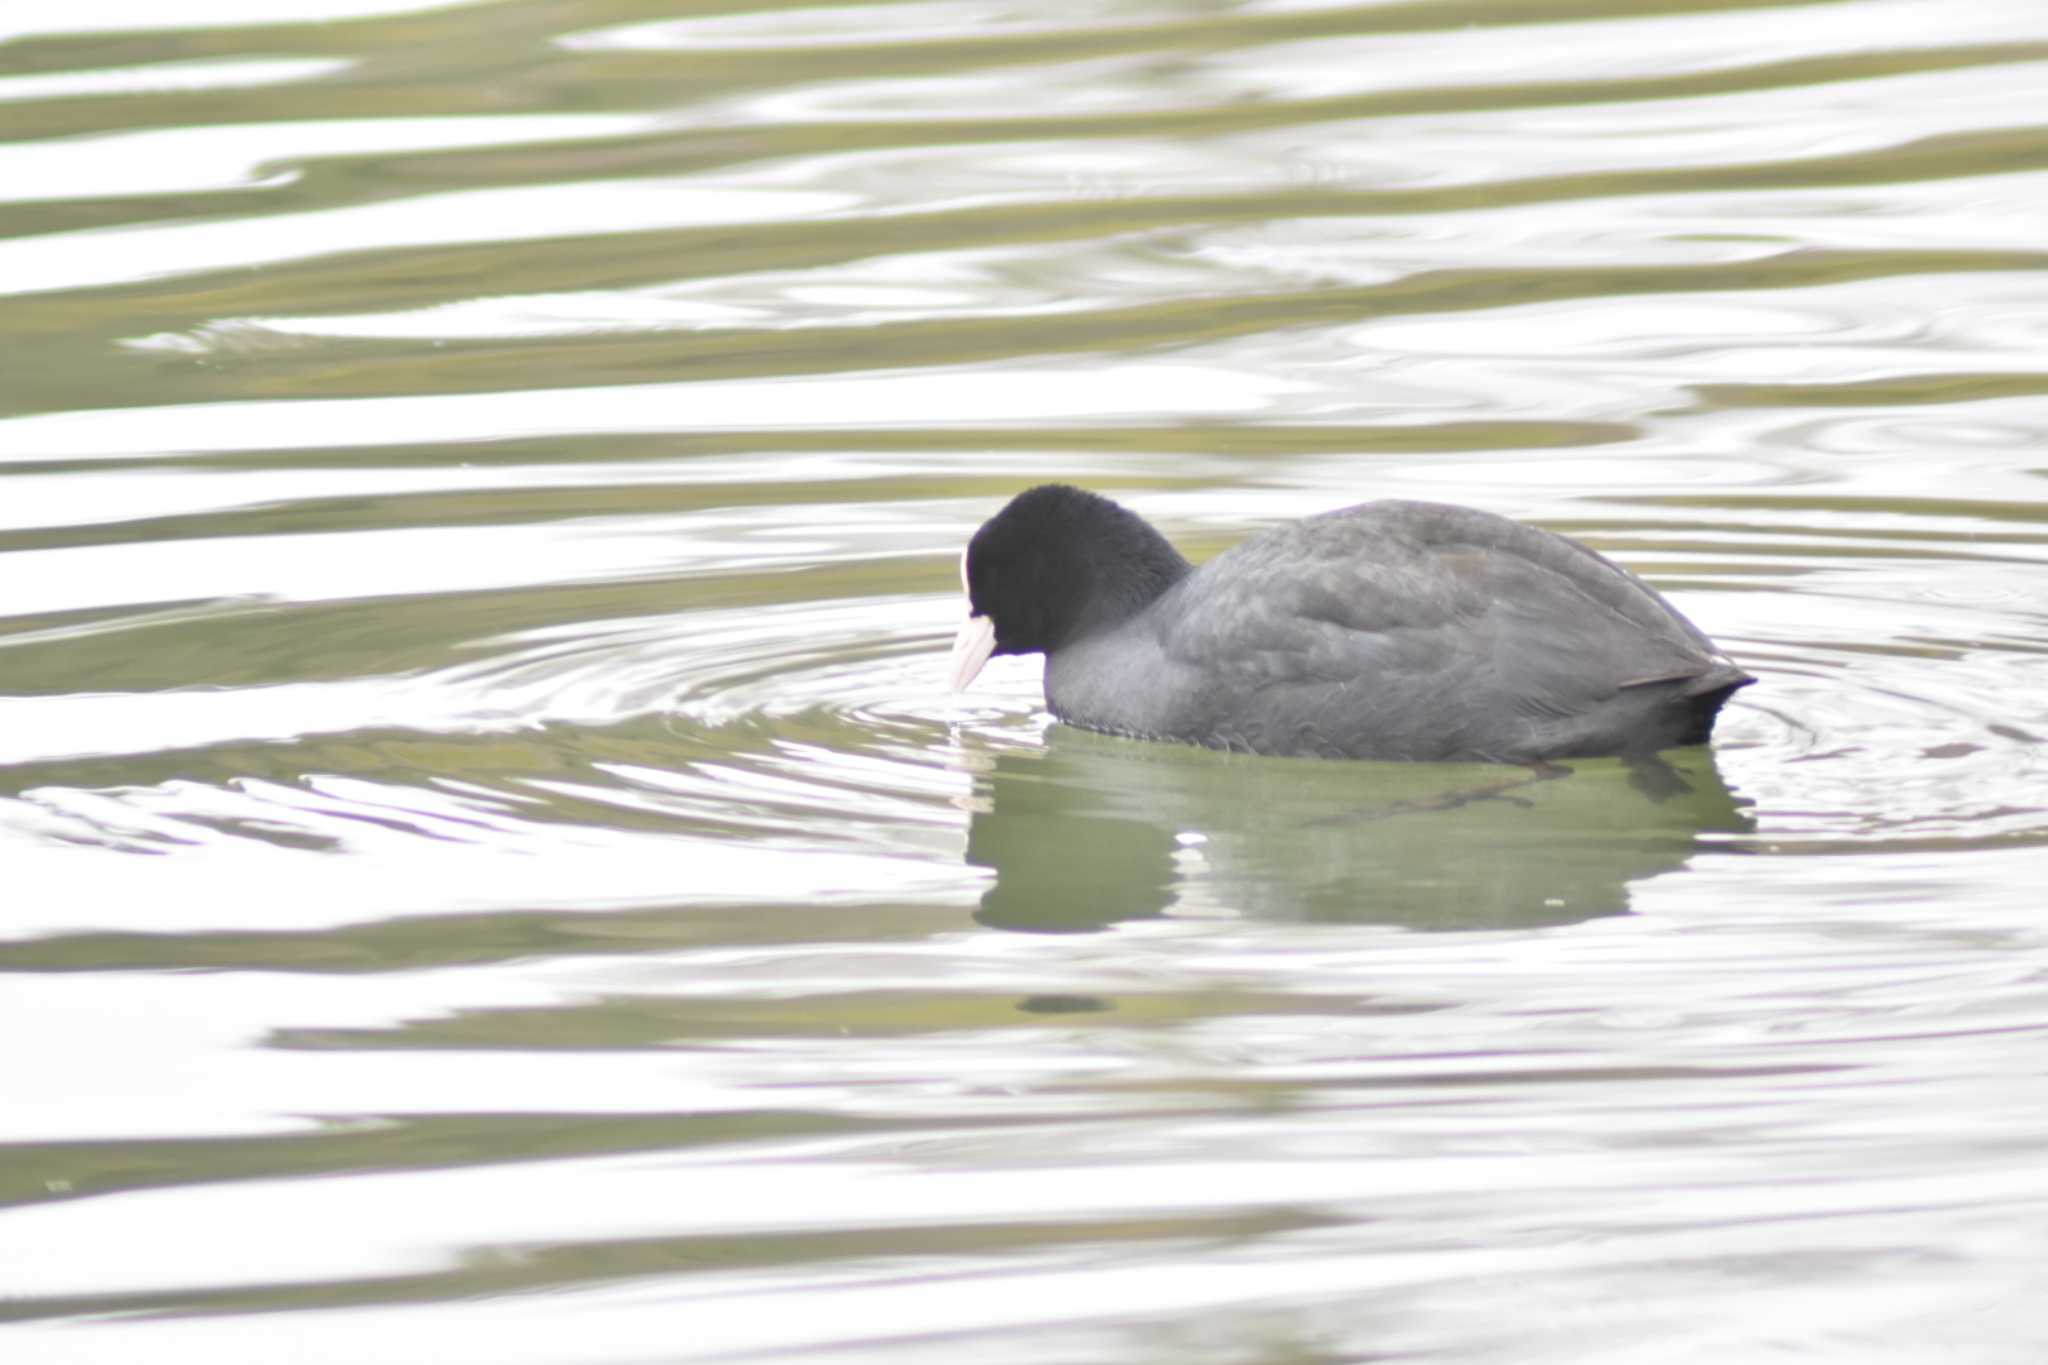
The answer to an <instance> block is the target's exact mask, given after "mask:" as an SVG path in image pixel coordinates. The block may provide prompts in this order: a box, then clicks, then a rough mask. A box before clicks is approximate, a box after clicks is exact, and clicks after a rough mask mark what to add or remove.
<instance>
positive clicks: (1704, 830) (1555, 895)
mask: <svg viewBox="0 0 2048 1365" xmlns="http://www.w3.org/2000/svg"><path fill="white" fill-rule="evenodd" d="M970 763H971V765H972V766H974V767H975V768H976V770H977V775H976V779H975V788H974V798H973V801H972V808H973V815H972V823H971V824H970V826H969V829H968V835H967V861H968V863H969V864H971V865H973V866H977V867H986V868H989V869H991V870H993V871H994V873H995V881H994V883H993V884H992V885H991V886H990V887H989V888H988V890H987V891H986V892H985V893H984V894H983V896H982V899H981V908H980V910H979V911H978V912H977V913H976V915H975V918H976V919H977V920H979V921H980V922H981V923H983V924H986V925H989V926H990V927H992V928H999V929H1011V930H1018V931H1024V932H1036V933H1083V932H1088V931H1092V930H1097V929H1103V928H1107V927H1108V926H1110V925H1112V924H1116V923H1119V922H1122V921H1126V920H1139V919H1148V918H1155V917H1158V916H1162V915H1165V914H1167V913H1169V912H1170V911H1174V910H1176V909H1178V910H1180V911H1181V912H1182V913H1234V914H1240V915H1246V916H1252V917H1257V918H1263V919H1273V920H1299V921H1305V922H1323V923H1343V924H1386V925H1399V926H1402V927H1405V928H1409V929H1416V930H1474V929H1512V928H1533V927H1540V926H1546V925H1561V924H1574V923H1578V922H1580V921H1582V920H1588V919H1593V918H1596V917H1598V916H1602V915H1619V914H1625V913H1627V911H1628V906H1629V889H1630V887H1631V886H1632V885H1633V884H1634V883H1637V882H1640V881H1643V880H1646V879H1648V878H1650V877H1655V876H1659V875H1661V874H1663V873H1666V872H1671V871H1675V870H1676V869H1678V868H1680V867H1682V866H1684V865H1685V863H1686V861H1687V860H1688V859H1689V858H1690V857H1691V856H1692V855H1693V854H1694V853H1695V852H1696V851H1698V850H1699V849H1700V848H1702V847H1704V846H1707V845H1709V844H1712V843H1716V842H1721V840H1717V838H1716V836H1727V835H1740V834H1745V833H1748V832H1749V831H1750V830H1751V829H1752V828H1753V823H1752V821H1751V819H1750V817H1749V816H1748V814H1747V812H1746V807H1747V805H1748V803H1747V802H1746V801H1744V800H1742V799H1741V798H1738V797H1737V796H1735V795H1734V794H1733V793H1731V792H1730V791H1729V790H1728V787H1727V785H1726V784H1725V783H1724V782H1723V780H1722V778H1721V774H1720V772H1719V770H1718V769H1717V768H1716V766H1715V763H1714V755H1713V752H1712V750H1710V749H1708V748H1705V747H1704V746H1702V747H1696V748H1690V749H1684V750H1678V751H1673V752H1671V753H1668V754H1665V755H1663V756H1662V757H1660V758H1658V759H1655V760H1650V764H1651V766H1650V768H1649V769H1648V771H1646V770H1645V767H1644V765H1643V764H1642V763H1636V764H1629V763H1625V762H1623V761H1621V760H1617V759H1587V760H1574V761H1573V762H1571V763H1570V764H1569V765H1561V766H1550V767H1541V768H1526V767H1502V766H1496V765H1485V764H1469V765H1467V764H1458V765H1452V764H1413V763H1362V762H1331V761H1326V760H1318V759H1288V758H1256V757H1249V756H1246V755H1242V754H1220V753H1215V752H1211V751H1208V750H1203V749H1197V748H1192V747H1187V746H1182V745H1170V744H1145V743H1138V742H1133V741H1130V740H1122V739H1112V738H1106V737H1103V736H1099V735H1094V734H1090V733H1087V732H1085V731H1079V730H1074V729H1072V728H1070V727H1067V726H1054V727H1053V728H1052V729H1051V730H1050V731H1049V732H1047V735H1046V744H1045V747H1043V748H1042V749H1032V750H1001V751H986V750H985V751H981V752H978V753H975V752H972V751H970Z"/></svg>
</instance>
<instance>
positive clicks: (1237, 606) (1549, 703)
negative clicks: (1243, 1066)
mask: <svg viewBox="0 0 2048 1365" xmlns="http://www.w3.org/2000/svg"><path fill="white" fill-rule="evenodd" d="M965 577H966V581H967V587H968V596H969V601H970V606H971V610H972V611H973V612H974V613H975V614H976V615H977V616H987V617H988V618H989V619H990V621H991V622H992V623H993V634H994V646H993V652H995V653H1004V654H1025V653H1036V652H1041V651H1042V652H1043V653H1044V654H1045V656H1046V666H1045V694H1046V701H1047V704H1048V705H1049V706H1050V708H1051V709H1052V712H1053V714H1054V715H1056V716H1058V717H1059V718H1060V719H1062V720H1064V721H1067V722H1068V723H1070V724H1073V725H1079V726H1082V727H1085V728H1088V729H1093V730H1103V731H1107V732H1110V733H1113V734H1123V735H1132V736H1138V737H1144V738H1152V739H1168V740H1182V741H1187V742H1191V743H1196V744H1205V745H1209V746H1211V747H1215V748H1230V749H1243V750H1249V751H1252V752H1256V753H1264V754H1309V755H1321V756H1326V757H1342V758H1379V759H1424V760H1458V759H1487V760H1494V761H1501V762H1520V763H1530V762H1538V761H1541V760H1544V759H1551V758H1567V757H1584V756H1591V755H1600V754H1635V753H1649V752H1654V751H1655V750H1658V749H1664V748H1671V747H1674V746H1678V745H1685V744H1700V743H1704V742H1706V740H1707V738H1708V735H1709V734H1710V732H1711V731H1712V728H1713V723H1714V717H1715V714H1716V712H1718V711H1719V709H1720V707H1721V704H1722V703H1723V702H1725V701H1726V700H1727V699H1728V697H1729V695H1730V694H1731V693H1733V692H1734V691H1735V690H1736V689H1737V688H1739V687H1743V686H1746V685H1748V684H1749V683H1751V682H1754V681H1755V679H1754V678H1752V677H1751V676H1750V675H1749V674H1748V673H1746V672H1744V671H1743V670H1742V669H1740V668H1738V667H1736V666H1735V664H1733V663H1732V662H1730V661H1729V660H1728V659H1727V658H1726V657H1725V656H1724V655H1722V654H1721V653H1720V651H1719V650H1718V649H1716V648H1715V646H1714V644H1713V642H1712V641H1710V640H1708V639H1707V637H1706V636H1705V635H1703V634H1701V633H1700V631H1699V630H1698V629H1697V628H1696V627H1694V626H1693V624H1692V623H1691V622H1690V621H1687V620H1686V619H1685V618H1684V617H1683V616H1681V615H1679V613H1678V612H1677V611H1676V610H1675V609H1674V608H1673V607H1672V606H1671V605H1670V604H1669V603H1668V602H1666V601H1665V600H1664V599H1663V598H1662V597H1660V596H1659V595H1658V594H1657V593H1656V592H1655V591H1654V590H1652V589H1651V588H1650V587H1649V586H1648V585H1646V584H1645V583H1643V581H1642V580H1641V579H1639V578H1637V577H1636V576H1635V575H1634V574H1632V573H1630V572H1628V571H1627V570H1626V569H1623V568H1621V567H1620V566H1619V565H1616V564H1614V563H1612V562H1611V561H1609V560H1607V559H1605V558H1603V557H1602V556H1600V555H1599V554H1596V553H1595V552H1594V551H1592V550H1590V549H1588V548H1587V547H1585V546H1584V545H1581V544H1579V543H1578V542H1576V541H1573V540H1568V539H1566V538H1564V537H1563V536H1558V535H1553V534H1551V533H1550V532H1548V531H1542V530H1538V529H1536V528H1534V527H1531V526H1525V525H1522V524H1521V523H1519V522H1514V521H1510V520H1508V519H1507V518H1505V517H1498V516H1494V515H1493V514H1491V513H1487V512H1479V511H1474V510H1471V509H1469V508H1462V507H1449V506H1442V505H1439V504H1434V503H1423V502H1393V501H1390V502H1373V503H1366V504H1363V505H1361V506H1358V507H1349V508H1345V509H1343V510H1341V511H1336V512H1329V513H1325V514H1323V515H1321V516H1316V517H1310V518H1308V519H1306V520H1303V521H1298V522H1293V523H1291V524H1289V525H1286V526H1280V527H1275V528H1273V529H1271V530H1268V531H1265V532H1262V533H1261V534H1259V535H1255V536H1253V537H1252V538H1251V539H1249V540H1247V541H1245V542H1244V543H1242V544H1240V545H1238V546H1236V547H1234V548H1233V549H1230V550H1228V551H1226V552H1224V553H1223V554H1221V555H1219V556H1217V557H1216V558H1215V559H1214V560H1212V561H1210V562H1209V563H1208V564H1206V565H1204V566H1202V567H1201V568H1199V569H1195V568H1192V567H1191V566H1190V565H1189V564H1188V563H1187V561H1186V560H1185V559H1183V558H1181V556H1180V555H1179V554H1178V553H1177V552H1176V551H1175V550H1174V549H1173V547H1172V546H1171V545H1169V544H1168V543H1167V542H1166V540H1165V538H1164V537H1162V536H1160V535H1159V533H1158V532H1157V531H1155V530H1153V529H1152V528H1151V527H1150V526H1149V525H1147V524H1146V523H1144V522H1143V521H1142V520H1140V519H1139V518H1137V517H1136V516H1135V515H1133V514H1132V513H1130V512H1128V511H1126V510H1125V509H1123V508H1121V507H1118V506H1117V505H1116V504H1115V503H1112V502H1110V501H1109V500H1108V499H1106V498H1101V497H1098V496H1097V495H1095V494H1092V493H1086V492H1083V491H1082V490H1079V489H1075V488H1069V487H1065V486H1063V485H1045V486H1042V487H1039V488H1034V489H1031V490H1029V491H1027V492H1025V493H1022V494H1019V495H1018V496H1017V497H1016V498H1015V499H1014V500H1012V501H1011V503H1010V504H1009V505H1008V506H1007V507H1005V508H1004V509H1003V510H1002V511H1001V512H1000V513H998V514H997V515H996V516H995V517H994V518H992V519H991V520H990V521H989V522H988V523H987V524H986V525H984V526H983V527H982V528H981V530H980V531H978V532H977V533H976V534H975V536H974V539H973V541H972V542H971V544H970V545H969V547H968V552H967V556H966V562H965ZM970 629H972V626H970ZM967 635H968V631H963V632H962V638H963V642H964V641H965V640H966V637H967ZM978 667H979V660H978V659H977V660H975V661H973V663H972V666H971V667H969V668H967V669H965V670H964V673H965V677H966V678H971V677H972V674H973V671H974V670H975V669H978ZM961 681H962V682H963V683H964V681H965V678H963V679H961Z"/></svg>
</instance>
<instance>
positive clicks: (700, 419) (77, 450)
mask: <svg viewBox="0 0 2048 1365" xmlns="http://www.w3.org/2000/svg"><path fill="white" fill-rule="evenodd" d="M1303 387H1304V386H1303V385H1301V384H1300V383H1298V382H1290V381H1288V380H1286V379H1282V378H1279V377H1276V376H1265V375H1247V374H1238V373H1232V372H1230V371H1219V370H1211V369H1206V368H1203V367H1199V366H1194V365H1176V364H1167V363H1160V362H1148V361H1126V362H1120V363H1111V364H1106V365H1095V366H1087V367H1081V366H1066V365H1057V364H1036V365H1033V366H1031V367H1030V368H1026V369H1016V370H1000V369H972V370H944V369H940V370H930V369H923V370H914V371H907V372H904V373H897V374H879V375H873V376H866V377H858V378H856V377H850V376H845V375H830V376H825V377H820V378H776V379H766V380H761V379H754V380H734V381H730V382H726V381H716V380H706V381H702V382H699V383H689V384H637V385H620V386H615V387H608V388H589V389H529V390H525V391H522V392H519V393H509V394H491V395H488V396H485V397H476V396H472V395H468V394H434V395H429V396H427V397H421V398H326V399H300V400H293V401H286V402H277V403H187V404H180V405H177V406H174V407H162V408H125V409H124V408H109V409H103V410H101V411H98V412H68V413H61V414H55V415H51V416H46V417H20V418H15V419H13V420H11V421H5V422H0V447H4V448H5V449H6V451H7V453H8V456H9V457H10V458H13V459H17V460H30V459H55V458H74V459H76V458H86V459H90V458H94V457H108V458H111V457H114V456H129V455H148V454H162V453H166V452H191V451H230V450H304V449H309V448H315V447H321V446H342V445H361V446H380V445H393V444H399V443H407V442H443V441H475V440H484V439H487V438H490V437H497V436H528V435H536V434H540V433H548V432H553V433H568V432H583V433H589V432H606V431H613V432H631V431H688V430H702V429H704V428H726V429H736V428H738V429H743V428H750V427H751V428H761V429H766V430H790V429H795V430H801V429H803V428H805V427H863V426H869V427H890V428H901V427H906V426H908V427H924V426H934V425H939V424H948V425H954V424H957V425H973V424H976V423H985V422H1019V423H1022V422H1035V421H1043V420H1045V419H1046V418H1047V417H1048V416H1051V415H1054V414H1057V415H1058V416H1059V417H1060V418H1063V419H1066V420H1079V421H1098V420H1099V421H1110V420H1130V419H1134V418H1142V417H1167V416H1172V417H1204V416H1209V417H1214V416H1251V415H1255V414H1259V413H1263V412H1267V411H1269V410H1271V408H1272V406H1273V404H1274V401H1275V400H1276V399H1277V398H1279V397H1280V396H1282V395H1285V394H1288V393H1292V392H1298V391H1300V390H1301V389H1302V388H1303Z"/></svg>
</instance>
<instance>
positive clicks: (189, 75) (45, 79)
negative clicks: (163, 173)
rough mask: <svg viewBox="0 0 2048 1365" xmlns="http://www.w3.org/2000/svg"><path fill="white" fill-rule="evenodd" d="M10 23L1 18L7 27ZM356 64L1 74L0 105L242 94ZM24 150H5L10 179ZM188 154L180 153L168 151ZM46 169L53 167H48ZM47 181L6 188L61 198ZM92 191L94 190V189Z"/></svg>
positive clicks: (318, 61)
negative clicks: (170, 93) (182, 93)
mask: <svg viewBox="0 0 2048 1365" xmlns="http://www.w3.org/2000/svg"><path fill="white" fill-rule="evenodd" d="M5 22H6V21H5V20H0V24H4V23H5ZM350 65H351V63H349V62H347V61H343V60H339V59H337V58H332V57H287V58H278V59H274V60H254V59H251V60H237V59H222V60H219V61H198V62H152V63H150V64H149V65H148V66H119V67H109V68H107V69H106V70H103V71H53V72H49V73H46V74H43V75H38V76H0V103H5V102H7V101H10V100H44V99H63V98H77V97H79V96H86V95H140V94H158V93H161V92H163V91H167V90H236V89H244V88H246V87H249V86H253V85H283V84H286V83H288V82H291V81H309V80H314V79H316V78H318V77H321V76H331V75H333V74H335V73H336V72H339V71H346V70H347V69H348V68H349V66H350ZM204 131H205V130H202V129H194V128H181V129H179V130H178V135H179V136H180V137H195V136H196V135H198V134H200V133H202V132H204ZM22 150H23V149H22V148H20V147H9V148H7V149H5V153H4V155H5V158H6V159H5V160H4V161H0V165H7V166H8V167H9V169H10V175H19V174H20V173H21V170H22V169H23V167H22V162H21V161H19V160H16V158H18V157H20V155H21V152H22ZM64 150H67V151H70V152H72V153H74V154H76V153H77V152H79V151H81V150H82V147H81V146H80V143H79V142H76V141H73V142H67V143H66V144H64ZM163 150H167V151H176V152H182V147H180V148H177V149H169V148H166V149H163ZM43 169H49V168H48V167H45V168H43ZM42 188H43V187H42V184H41V182H40V181H39V180H38V181H35V182H32V183H23V182H21V181H19V180H14V179H10V180H9V181H8V182H7V183H6V189H7V191H9V192H10V197H18V198H36V199H42V198H55V197H56V196H55V195H48V194H44V193H43V192H42ZM88 192H89V191H88Z"/></svg>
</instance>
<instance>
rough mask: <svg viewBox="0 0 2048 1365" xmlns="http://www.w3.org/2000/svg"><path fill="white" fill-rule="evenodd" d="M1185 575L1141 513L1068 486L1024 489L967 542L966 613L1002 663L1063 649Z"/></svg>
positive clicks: (1184, 568) (1121, 617) (1180, 562)
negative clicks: (984, 627)
mask: <svg viewBox="0 0 2048 1365" xmlns="http://www.w3.org/2000/svg"><path fill="white" fill-rule="evenodd" d="M1188 570H1189V565H1188V562H1187V561H1186V560H1185V559H1183V558H1181V556H1180V552H1179V551H1177V550H1175V549H1174V548H1173V546H1172V545H1170V544H1168V543H1167V540H1166V537H1164V536H1162V535H1160V534H1159V532H1157V531H1155V530H1153V529H1152V527H1151V526H1150V525H1148V524H1147V523H1146V522H1145V520H1144V519H1143V518H1142V517H1140V516H1138V515H1137V514H1136V513H1135V512H1130V511H1127V510H1125V509H1124V508H1122V507H1119V506H1117V505H1116V504H1115V503H1113V502H1111V501H1110V500H1109V499H1108V498H1105V497H1102V496H1100V495H1099V494H1095V493H1090V492H1087V491H1085V490H1083V489H1079V488H1074V487H1071V486H1069V485H1067V484H1061V483H1048V484H1041V485H1039V486H1038V487H1036V488H1031V489H1027V490H1025V491H1024V492H1022V493H1019V494H1018V495H1017V496H1016V497H1014V498H1012V499H1011V500H1010V504H1009V506H1007V507H1005V508H1003V510H1002V511H1000V512H998V513H996V514H995V516H993V517H991V518H990V519H989V520H988V521H987V522H986V523H984V524H983V525H982V528H981V529H980V530H979V531H976V532H975V533H974V539H973V540H971V541H969V542H968V545H967V555H966V559H965V561H964V563H963V576H964V577H965V579H966V582H967V600H968V604H969V610H970V611H971V612H972V613H973V614H974V615H976V616H986V617H988V618H989V620H990V621H991V622H993V623H994V626H995V650H994V652H995V653H997V654H1036V653H1039V652H1041V651H1044V650H1053V649H1058V648H1059V647H1060V646H1061V645H1064V644H1067V643H1069V642H1071V641H1074V640H1078V639H1080V638H1081V637H1083V636H1085V635H1088V634H1090V633H1092V632H1094V631H1097V630H1103V629H1107V628H1108V627H1110V626H1114V625H1116V624H1118V623H1119V622H1122V621H1124V620H1127V619H1128V618H1130V617H1132V616H1134V615H1136V614H1137V613H1138V612H1140V611H1143V610H1144V609H1145V607H1146V606H1148V605H1149V604H1150V603H1151V602H1153V601H1154V600H1155V599H1156V598H1158V596H1159V595H1160V594H1161V593H1163V592H1165V591H1166V590H1167V589H1168V588H1170V587H1172V586H1173V585H1174V584H1175V583H1176V582H1178V581H1179V580H1180V579H1181V578H1182V576H1184V575H1185V574H1186V573H1187V572H1188Z"/></svg>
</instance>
